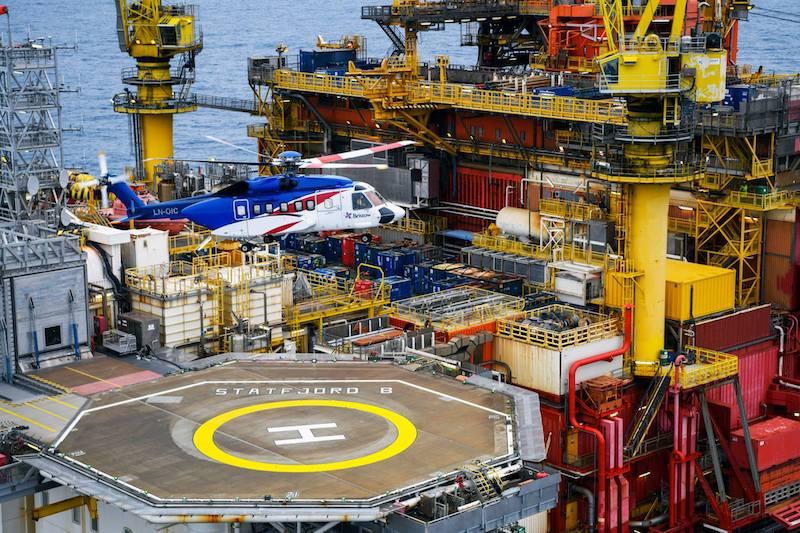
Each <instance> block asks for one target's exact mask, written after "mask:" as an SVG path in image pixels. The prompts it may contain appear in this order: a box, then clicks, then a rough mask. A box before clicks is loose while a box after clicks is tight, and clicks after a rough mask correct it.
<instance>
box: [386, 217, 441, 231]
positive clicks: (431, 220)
mask: <svg viewBox="0 0 800 533" xmlns="http://www.w3.org/2000/svg"><path fill="white" fill-rule="evenodd" d="M386 228H387V229H393V230H397V231H401V232H403V233H412V234H414V235H431V234H433V233H436V232H437V231H442V230H444V229H447V219H446V218H445V217H438V216H426V217H424V218H412V217H403V218H401V219H400V220H398V221H397V222H393V223H392V224H389V225H388V226H386Z"/></svg>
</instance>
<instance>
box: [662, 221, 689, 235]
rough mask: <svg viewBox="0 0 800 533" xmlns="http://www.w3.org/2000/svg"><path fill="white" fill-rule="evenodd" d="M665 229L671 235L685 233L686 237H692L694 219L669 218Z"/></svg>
mask: <svg viewBox="0 0 800 533" xmlns="http://www.w3.org/2000/svg"><path fill="white" fill-rule="evenodd" d="M667 228H668V229H669V231H671V232H673V233H686V234H688V235H694V230H695V219H694V217H692V218H681V217H669V219H668V221H667Z"/></svg>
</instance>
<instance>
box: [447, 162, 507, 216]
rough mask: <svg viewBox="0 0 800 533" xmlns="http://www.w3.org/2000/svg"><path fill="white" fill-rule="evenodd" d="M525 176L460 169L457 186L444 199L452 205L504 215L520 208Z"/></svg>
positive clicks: (456, 180) (479, 169) (457, 172)
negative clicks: (511, 209)
mask: <svg viewBox="0 0 800 533" xmlns="http://www.w3.org/2000/svg"><path fill="white" fill-rule="evenodd" d="M521 185H522V174H514V173H509V172H501V171H497V170H491V171H490V170H488V169H482V168H471V167H463V166H459V167H458V168H457V169H456V175H455V183H453V187H451V188H450V190H449V191H447V192H446V194H445V195H444V196H445V198H447V199H448V200H450V201H451V202H457V203H460V204H465V205H471V206H474V207H480V208H483V209H492V210H494V211H500V210H501V209H503V208H504V207H506V206H514V207H519V206H521V205H522V204H521V203H520V193H521V192H522V191H521V189H522V187H521Z"/></svg>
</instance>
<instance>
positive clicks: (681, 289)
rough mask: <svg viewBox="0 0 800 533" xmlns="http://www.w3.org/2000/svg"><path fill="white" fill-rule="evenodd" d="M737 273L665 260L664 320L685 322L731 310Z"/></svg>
mask: <svg viewBox="0 0 800 533" xmlns="http://www.w3.org/2000/svg"><path fill="white" fill-rule="evenodd" d="M735 291H736V272H735V271H734V270H731V269H727V268H719V267H713V266H708V265H700V264H697V263H687V262H685V261H675V260H672V259H669V260H667V292H666V303H665V307H666V318H668V319H669V320H678V321H681V322H685V321H687V320H689V319H690V318H691V317H692V316H694V318H699V317H704V316H708V315H713V314H715V313H721V312H723V311H727V310H729V309H733V306H734V299H735Z"/></svg>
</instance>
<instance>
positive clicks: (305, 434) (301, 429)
mask: <svg viewBox="0 0 800 533" xmlns="http://www.w3.org/2000/svg"><path fill="white" fill-rule="evenodd" d="M335 427H336V423H334V422H329V423H326V424H305V425H302V426H281V427H277V428H270V427H268V428H267V431H268V432H269V433H283V432H286V431H296V432H298V433H299V434H300V438H299V439H283V440H276V441H275V445H276V446H286V445H288V444H308V443H309V442H326V441H331V440H345V436H344V435H328V436H325V437H318V436H316V435H314V432H313V431H312V430H314V429H330V428H335Z"/></svg>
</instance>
